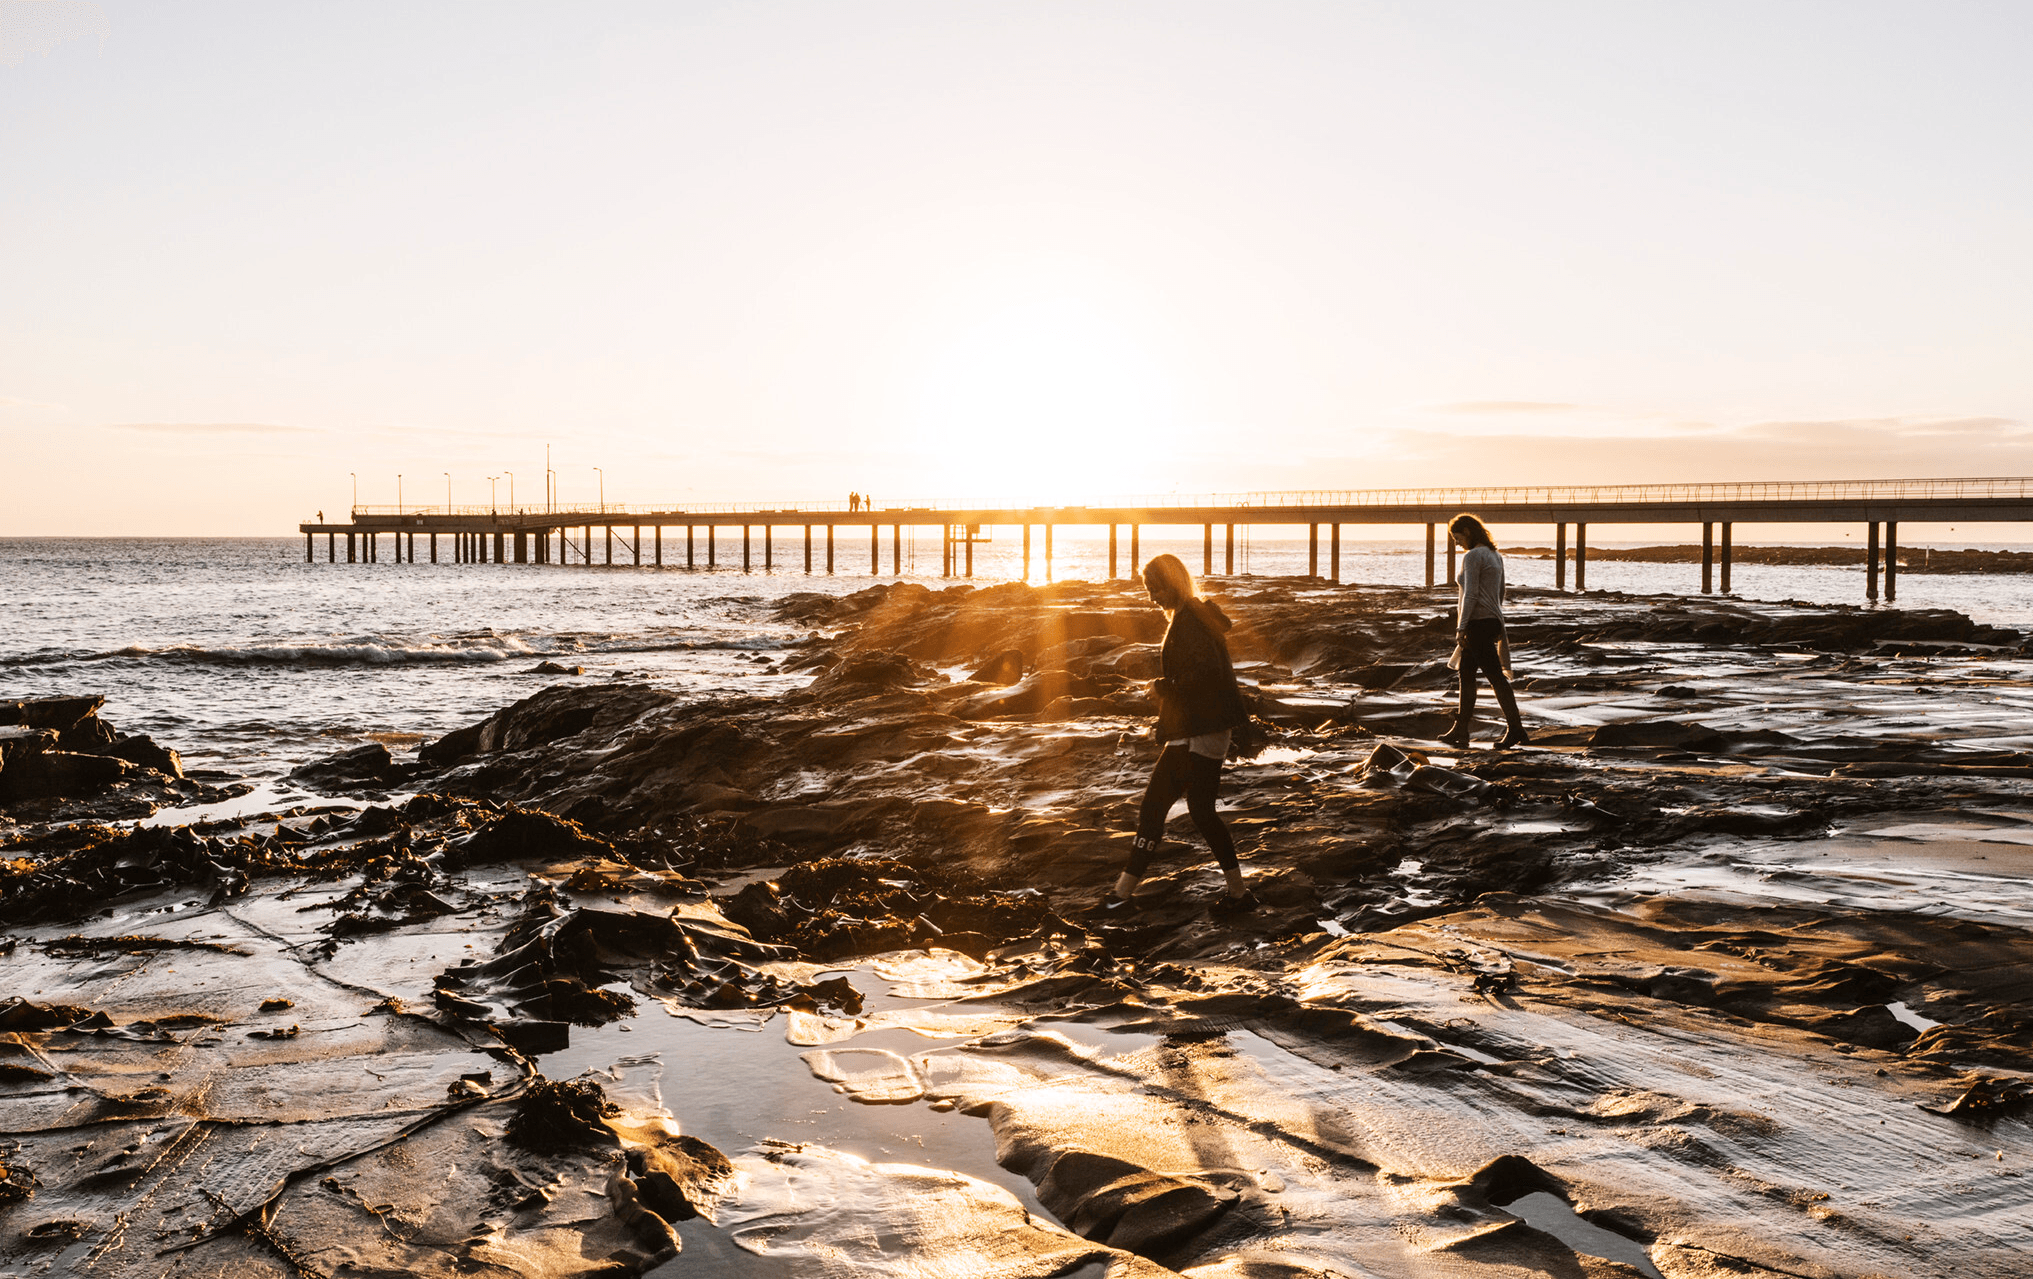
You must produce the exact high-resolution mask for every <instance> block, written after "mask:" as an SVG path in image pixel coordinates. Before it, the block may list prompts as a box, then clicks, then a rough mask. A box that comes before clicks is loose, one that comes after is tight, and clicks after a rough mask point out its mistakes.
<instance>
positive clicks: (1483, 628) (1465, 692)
mask: <svg viewBox="0 0 2033 1279" xmlns="http://www.w3.org/2000/svg"><path fill="white" fill-rule="evenodd" d="M1447 536H1448V537H1450V538H1452V539H1453V540H1454V544H1455V545H1456V546H1459V547H1461V548H1462V549H1463V550H1464V551H1465V552H1467V553H1466V554H1465V555H1463V556H1462V557H1461V579H1460V584H1461V602H1460V605H1459V607H1458V608H1457V609H1456V611H1455V622H1454V632H1455V646H1454V660H1453V661H1452V662H1450V663H1449V665H1452V666H1456V667H1459V668H1460V671H1461V696H1460V701H1459V702H1458V703H1457V706H1456V710H1455V715H1454V727H1452V728H1450V729H1448V730H1447V731H1446V732H1444V733H1442V734H1441V735H1440V738H1439V740H1441V741H1443V742H1446V743H1447V744H1448V745H1449V746H1454V747H1458V748H1461V749H1466V748H1467V746H1468V733H1469V728H1470V726H1471V725H1472V724H1474V722H1475V677H1476V675H1477V674H1478V673H1480V674H1482V675H1483V676H1485V677H1487V678H1488V680H1489V686H1490V691H1491V692H1493V693H1495V694H1496V696H1497V705H1499V706H1501V707H1503V710H1504V722H1505V723H1507V724H1508V725H1509V726H1510V727H1509V730H1508V731H1506V732H1505V733H1504V737H1503V740H1502V741H1500V742H1498V743H1497V744H1496V748H1497V749H1498V750H1509V749H1510V748H1511V747H1513V746H1522V745H1524V744H1525V743H1526V742H1527V741H1529V740H1530V739H1529V738H1528V737H1526V736H1525V725H1524V721H1522V720H1520V719H1519V718H1518V699H1517V697H1516V696H1515V695H1514V694H1513V693H1512V692H1511V681H1510V679H1509V677H1508V676H1509V667H1510V664H1511V662H1510V644H1509V642H1508V641H1507V640H1506V639H1505V637H1504V557H1503V556H1501V555H1499V554H1497V544H1496V539H1495V538H1493V537H1491V536H1490V535H1489V529H1487V528H1485V527H1484V526H1483V522H1482V521H1481V520H1479V519H1477V518H1475V517H1474V516H1473V515H1465V514H1464V515H1457V516H1455V517H1454V519H1453V520H1452V521H1451V522H1450V523H1449V524H1448V525H1447Z"/></svg>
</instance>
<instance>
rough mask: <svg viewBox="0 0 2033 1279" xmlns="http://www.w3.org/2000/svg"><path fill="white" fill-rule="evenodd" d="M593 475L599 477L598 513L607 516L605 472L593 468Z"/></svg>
mask: <svg viewBox="0 0 2033 1279" xmlns="http://www.w3.org/2000/svg"><path fill="white" fill-rule="evenodd" d="M593 473H594V474H595V475H598V476H599V477H600V513H601V514H602V515H605V514H607V472H605V471H603V470H601V469H600V468H599V467H597V466H596V467H594V468H593Z"/></svg>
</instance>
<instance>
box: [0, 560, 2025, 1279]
mask: <svg viewBox="0 0 2033 1279" xmlns="http://www.w3.org/2000/svg"><path fill="white" fill-rule="evenodd" d="M1592 554H1593V552H1592ZM1222 600H1223V603H1224V606H1225V607H1226V608H1227V609H1228V611H1229V612H1230V614H1231V615H1232V616H1234V617H1236V618H1237V619H1238V626H1237V628H1236V630H1235V632H1234V633H1233V634H1232V635H1231V637H1230V640H1231V646H1232V648H1233V649H1234V652H1235V655H1236V657H1237V661H1238V668H1239V671H1240V673H1241V674H1242V675H1243V677H1244V678H1245V680H1246V681H1247V682H1248V685H1249V692H1250V697H1251V700H1252V702H1253V706H1254V709H1255V711H1256V714H1257V723H1256V725H1255V726H1254V729H1253V731H1252V732H1250V733H1248V734H1245V735H1244V736H1243V739H1242V740H1241V741H1240V742H1239V743H1238V757H1237V758H1234V759H1232V760H1231V762H1230V765H1229V770H1228V774H1227V777H1226V780H1225V783H1224V792H1223V805H1224V809H1225V810H1226V812H1227V817H1228V820H1229V822H1230V824H1231V826H1232V828H1233V829H1234V831H1235V832H1236V834H1237V837H1238V844H1239V845H1240V847H1241V849H1242V851H1243V854H1244V858H1245V864H1246V867H1247V869H1248V870H1249V872H1250V874H1251V876H1252V882H1253V886H1254V889H1255V892H1256V894H1257V896H1258V897H1259V898H1260V899H1261V900H1262V901H1263V903H1264V905H1263V907H1262V908H1261V909H1260V910H1258V911H1257V912H1255V913H1253V914H1249V915H1243V916H1239V917H1222V916H1219V915H1215V914H1211V913H1210V912H1209V911H1208V909H1207V904H1208V894H1210V893H1211V892H1212V891H1214V890H1215V888H1216V887H1217V886H1218V884H1219V875H1218V873H1217V872H1216V871H1215V870H1214V868H1213V867H1212V865H1211V864H1209V863H1205V862H1202V861H1200V860H1199V858H1200V849H1199V845H1198V843H1197V840H1196V839H1194V838H1193V837H1192V836H1191V834H1190V827H1189V825H1188V823H1187V821H1186V818H1185V815H1184V813H1183V811H1182V812H1181V813H1180V814H1179V815H1178V817H1177V819H1176V822H1175V825H1174V827H1173V834H1174V837H1175V843H1174V844H1173V845H1172V848H1171V853H1172V856H1171V857H1170V858H1169V859H1167V860H1165V861H1162V862H1161V864H1160V866H1159V867H1158V872H1157V873H1156V874H1154V876H1153V877H1152V879H1151V880H1150V881H1149V883H1148V884H1147V887H1146V892H1147V894H1148V895H1147V897H1146V898H1144V900H1143V905H1142V909H1141V910H1139V911H1138V912H1136V913H1135V914H1133V915H1131V916H1130V917H1128V918H1127V919H1120V918H1107V919H1103V918H1098V917H1097V916H1096V914H1095V913H1094V912H1093V911H1092V910H1091V909H1090V906H1091V904H1092V902H1093V901H1094V900H1095V899H1096V898H1097V897H1098V895H1099V894H1100V892H1101V890H1102V888H1103V887H1104V886H1105V884H1106V883H1107V882H1108V881H1109V880H1110V879H1112V877H1113V875H1114V873H1115V871H1116V870H1117V869H1118V868H1119V867H1120V866H1121V864H1122V863H1123V862H1124V861H1125V860H1126V858H1127V855H1128V841H1129V836H1130V825H1131V822H1132V820H1133V812H1134V808H1135V804H1136V800H1137V798H1138V796H1139V795H1140V793H1141V789H1142V785H1143V780H1144V776H1145V774H1146V772H1147V770H1148V767H1149V764H1150V762H1151V760H1152V758H1153V757H1154V754H1155V749H1156V748H1155V746H1154V745H1153V744H1152V743H1150V742H1149V741H1147V740H1146V728H1147V724H1148V716H1149V715H1150V713H1151V707H1150V705H1149V703H1148V700H1147V697H1146V693H1145V691H1144V681H1146V680H1147V679H1148V678H1149V677H1150V676H1151V675H1152V674H1154V673H1155V667H1156V642H1157V640H1158V638H1159V636H1160V634H1161V631H1162V626H1163V618H1162V616H1161V615H1160V614H1158V613H1157V612H1156V611H1155V610H1153V609H1152V608H1151V607H1150V606H1149V604H1148V601H1146V600H1144V599H1143V598H1142V596H1141V593H1140V592H1137V591H1133V590H1131V589H1128V588H1127V587H1123V586H1107V585H1092V584H1087V583H1077V582H1075V583H1066V584H1061V585H1058V586H1054V587H1044V588H1034V587H1028V586H1022V585H1005V586H996V587H988V588H981V589H974V588H970V587H964V586H963V587H954V588H950V589H947V590H932V589H928V588H926V587H924V586H921V585H917V584H908V583H906V584H897V585H891V586H879V587H873V588H870V589H869V590H866V591H862V592H860V593H858V594H854V595H849V596H844V597H835V596H827V595H818V594H812V595H801V596H793V597H791V598H789V599H788V600H785V601H784V602H782V603H781V604H780V605H779V606H778V608H779V611H780V619H781V620H782V621H784V622H787V623H791V624H794V625H795V626H797V627H798V628H799V629H800V630H803V631H805V632H806V638H805V639H804V640H802V641H801V642H799V643H797V644H795V645H793V646H791V647H789V648H787V649H785V650H783V651H782V652H781V653H780V654H778V655H777V656H776V657H775V658H774V659H773V660H772V661H770V663H769V666H770V668H771V669H772V670H773V671H777V672H782V671H794V672H809V673H810V675H811V679H810V682H809V684H808V685H807V686H805V687H804V688H802V689H801V690H800V691H797V692H793V693H790V694H788V695H782V696H774V697H765V696H755V697H729V698H720V699H712V700H699V699H693V698H688V697H685V696H683V695H681V694H678V693H674V692H672V691H670V690H668V689H665V688H659V687H656V686H652V685H647V684H632V683H626V682H612V681H610V682H606V683H593V682H586V681H581V682H576V683H564V684H559V685H556V686H553V687H551V688H547V689H545V690H543V691H541V692H539V693H537V694H535V695H534V696H531V697H528V698H525V699H523V700H521V701H518V702H516V703H514V704H513V705H510V706H507V707H503V708H501V709H499V710H497V711H495V712H494V713H492V714H490V715H487V716H485V717H484V718H479V719H476V720H475V722H473V723H472V724H470V725H468V726H466V727H464V728H461V729H459V730H458V731H455V732H453V733H450V734H448V735H446V736H444V737H441V738H439V739H437V740H435V741H432V742H428V743H426V744H424V745H423V747H422V748H421V749H420V750H419V751H418V752H417V754H416V756H415V758H414V759H409V758H397V757H395V756H392V755H390V754H389V753H388V752H387V751H386V749H385V748H382V747H378V746H375V747H368V748H362V749H359V750H356V751H353V752H349V753H347V754H344V755H341V756H336V757H333V758H332V759H330V760H327V761H324V762H322V763H320V764H317V765H313V766H310V767H308V768H305V769H302V770H299V772H298V773H297V774H296V775H295V777H294V779H293V780H294V781H295V783H296V784H297V785H299V786H301V787H303V788H306V789H308V790H311V791H313V792H316V793H318V794H320V795H322V796H323V797H324V800H323V802H319V803H311V804H303V805H298V806H296V807H293V808H291V809H288V810H284V811H280V812H272V813H266V814H262V815H260V816H258V817H252V818H235V819H231V820H226V821H219V822H211V823H199V824H196V825H185V826H133V825H114V824H110V823H111V822H112V821H114V820H118V819H121V818H125V817H131V816H134V815H136V813H135V812H134V811H132V809H131V806H134V805H140V806H141V807H142V808H143V809H144V810H145V808H146V807H148V806H152V805H154V804H165V803H187V802H191V800H192V799H193V798H196V797H197V796H196V794H195V792H189V791H187V790H185V789H179V787H180V786H185V785H187V784H184V783H178V782H177V780H176V779H175V776H174V774H173V773H171V772H168V771H162V770H157V771H155V772H153V773H152V775H150V776H148V777H142V776H141V775H140V774H139V773H138V772H136V773H132V774H130V773H129V772H127V771H126V769H125V768H113V769H111V770H110V771H108V769H107V768H105V767H103V766H96V765H94V766H87V765H71V764H68V763H65V762H64V761H62V760H56V761H55V762H54V763H53V762H51V761H52V759H53V758H54V757H55V756H61V755H72V756H77V757H80V758H91V759H95V760H99V759H111V760H113V761H115V762H116V763H120V764H124V765H127V766H128V767H133V768H136V769H140V768H142V767H147V768H150V769H155V768H156V766H155V765H153V764H147V763H145V762H143V763H137V762H136V761H135V760H134V759H133V758H132V755H133V754H139V753H142V751H141V748H140V747H139V746H134V747H132V748H131V749H130V753H129V754H125V755H123V754H118V753H114V752H115V750H116V749H117V748H118V747H119V746H120V745H121V739H120V738H119V737H118V736H117V735H116V734H113V733H112V732H111V730H110V729H103V726H101V729H103V731H101V730H99V729H91V728H88V727H84V725H85V723H86V721H87V720H92V722H94V723H96V722H97V721H96V720H95V719H93V715H94V714H95V712H96V710H97V708H98V702H97V701H96V699H64V700H65V701H66V702H75V703H77V704H78V705H81V706H86V707H87V709H86V710H85V711H83V712H81V713H80V714H78V715H77V716H76V717H75V718H73V719H70V720H69V721H68V722H66V723H65V724H64V725H63V726H61V727H51V725H53V724H54V723H55V721H56V720H58V719H62V718H64V716H66V715H69V714H71V709H70V708H63V707H57V706H54V705H51V704H50V703H51V701H53V700H55V699H46V700H45V701H43V702H36V703H23V704H17V705H16V706H15V709H14V711H13V712H12V713H13V714H14V715H15V717H16V719H15V720H14V721H13V723H14V724H15V725H17V726H18V729H19V731H16V732H14V733H13V734H12V735H11V736H7V737H5V738H4V741H0V749H5V750H6V752H7V753H6V754H5V755H4V756H0V789H4V788H10V787H13V786H16V785H19V786H21V787H23V789H22V790H20V791H14V790H6V791H5V794H0V804H4V808H0V811H4V813H5V816H6V821H7V823H10V824H0V839H4V840H5V841H6V846H5V849H4V852H0V926H4V928H5V929H6V934H5V937H4V939H0V953H4V954H5V955H6V957H7V964H8V966H9V971H10V974H11V975H12V977H13V981H12V982H11V983H10V986H11V988H12V991H13V995H14V998H13V1000H12V1002H9V1003H5V1004H0V1096H5V1097H6V1098H7V1100H8V1103H9V1104H8V1107H7V1115H8V1118H7V1119H6V1120H5V1121H4V1123H0V1128H4V1130H5V1131H4V1133H0V1269H5V1270H8V1271H10V1272H14V1271H18V1272H21V1273H33V1272H47V1273H59V1272H77V1273H87V1272H89V1273H95V1274H112V1275H127V1274H135V1275H141V1274H147V1275H151V1276H154V1275H161V1274H186V1273H187V1274H194V1275H195V1274H218V1273H233V1274H249V1275H265V1274H278V1275H302V1274H319V1275H340V1274H395V1273H402V1274H444V1275H451V1274H474V1273H490V1274H541V1275H567V1274H590V1273H657V1274H668V1275H676V1274H693V1273H696V1274H705V1275H799V1276H802V1275H827V1276H837V1275H861V1274H867V1275H870V1276H873V1275H877V1274H883V1275H889V1274H894V1273H899V1272H900V1271H904V1272H910V1273H924V1274H936V1275H942V1276H945V1275H951V1276H976V1275H978V1276H983V1277H987V1276H1005V1275H1017V1276H1024V1275H1036V1276H1040V1277H1043V1276H1049V1275H1074V1274H1077V1275H1096V1276H1098V1275H1108V1276H1162V1275H1169V1274H1187V1275H1191V1276H1194V1277H1195V1279H1229V1277H1237V1279H1240V1277H1243V1276H1250V1277H1253V1279H1254V1277H1259V1276H1261V1277H1265V1279H1268V1277H1270V1276H1292V1277H1294V1279H1296V1277H1297V1276H1302V1275H1303V1276H1315V1275H1349V1276H1355V1275H1405V1276H1425V1275H1441V1274H1444V1275H1448V1276H1482V1275H1490V1276H1509V1275H1524V1274H1553V1275H1574V1276H1582V1275H1586V1276H1591V1277H1596V1276H1603V1277H1606V1276H1629V1275H1660V1276H1671V1277H1672V1279H1682V1277H1683V1276H1703V1277H1707V1276H1721V1275H1751V1276H1767V1275H1770V1276H1777V1275H1787V1276H1800V1275H1809V1276H1817V1277H1821V1276H1827V1277H1830V1279H1833V1277H1834V1276H1851V1275H1936V1274H1940V1275H1951V1274H1952V1275H1958V1276H1965V1275H1998V1276H2004V1275H2014V1274H2017V1273H2019V1272H2020V1270H2019V1266H2020V1262H2021V1261H2023V1257H2024V1256H2025V1255H2026V1254H2027V1252H2028V1250H2033V1210H2029V1208H2028V1207H2027V1206H2026V1195H2025V1192H2024V1186H2025V1184H2026V1183H2025V1181H2024V1180H2023V1174H2024V1172H2025V1170H2026V1169H2027V1168H2028V1167H2029V1166H2033V1128H2029V1126H2028V1124H2027V1122H2026V1115H2027V1113H2028V1104H2029V1102H2033V1082H2029V1072H2028V1066H2027V1062H2028V1059H2029V1058H2028V1054H2029V1052H2033V959H2029V956H2033V945H2029V942H2033V936H2029V932H2028V930H2029V928H2033V877H2029V876H2028V875H2027V873H2026V870H2027V867H2026V864H2025V862H2026V858H2027V855H2028V854H2027V848H2028V846H2029V845H2033V733H2029V731H2028V730H2027V728H2026V717H2027V711H2028V709H2029V707H2033V681H2029V676H2033V655H2029V650H2028V645H2027V641H2026V638H2025V637H2024V636H2022V635H2020V634H2017V633H2014V632H2010V631H2005V630H2001V629H1997V628H1991V627H1983V626H1978V625H1975V624H1973V623H1972V622H1970V620H1969V619H1968V618H1966V617H1963V616H1961V615H1959V614H1954V613H1947V612H1939V611H1899V610H1890V609H1862V608H1823V607H1807V606H1787V605H1768V604H1749V603H1742V602H1737V601H1730V600H1715V599H1707V600H1703V599H1686V598H1677V597H1627V596H1616V595H1609V594H1602V593H1596V594H1590V595H1585V596H1571V595H1564V594H1556V593H1552V592H1532V591H1519V592H1515V593H1514V596H1513V621H1512V639H1513V643H1514V646H1515V648H1516V652H1517V657H1518V676H1519V679H1518V686H1519V689H1520V693H1521V697H1522V700H1523V702H1524V707H1525V713H1526V717H1527V721H1528V723H1531V724H1532V725H1533V729H1534V736H1535V741H1534V745H1533V748H1532V749H1529V750H1525V751H1520V752H1512V753H1497V752H1493V751H1480V750H1477V751H1468V752H1453V751H1443V750H1438V749H1435V748H1434V745H1433V743H1432V741H1431V740H1430V739H1431V736H1432V734H1434V733H1436V732H1438V731H1439V730H1440V729H1441V728H1442V727H1444V726H1445V724H1447V723H1448V722H1449V721H1450V720H1451V715H1450V714H1449V712H1448V710H1447V703H1448V701H1449V699H1450V697H1451V689H1452V678H1453V676H1452V672H1450V671H1449V670H1447V668H1446V666H1445V657H1446V654H1447V649H1448V647H1449V641H1450V638H1451V625H1452V623H1451V617H1450V614H1449V612H1448V608H1447V601H1446V600H1445V599H1444V598H1443V597H1442V596H1441V595H1439V594H1437V593H1434V592H1428V591H1421V590H1409V589H1383V588H1369V587H1359V586H1358V587H1330V586H1328V585H1327V584H1326V583H1323V582H1319V581H1313V580H1303V581H1290V580H1279V581H1249V580H1238V581H1234V582H1230V583H1227V584H1225V587H1224V589H1223V592H1222ZM1489 710H1490V713H1492V714H1493V713H1494V708H1489ZM5 713H6V706H5V704H0V718H4V714H5ZM1494 727H1495V726H1494V724H1493V723H1492V724H1491V725H1490V726H1489V728H1488V729H1486V730H1485V734H1484V735H1485V736H1492V735H1493V731H1492V730H1493V729H1494ZM5 731H7V730H0V732H5ZM66 734H69V736H68V737H66ZM102 737H103V738H105V739H106V740H105V741H104V742H100V739H101V738H102ZM129 740H132V739H129ZM31 741H32V742H33V743H34V745H33V746H29V745H21V744H19V743H26V742H31ZM94 743H98V745H97V746H94V745H93V744H94ZM87 747H90V749H87ZM154 749H156V750H160V749H161V748H159V747H158V748H154ZM165 754H169V753H167V752H165ZM36 761H41V762H36ZM169 761H170V762H172V763H173V762H174V755H173V754H169ZM91 767H98V768H99V773H95V774H93V775H92V778H91V779H82V780H72V781H67V782H63V783H61V784H59V783H57V782H56V781H53V780H51V779H53V778H57V777H63V776H69V775H70V774H68V773H66V772H65V770H66V769H78V768H91ZM17 770H22V771H17ZM100 774H104V775H103V776H101V775H100ZM116 774H117V775H116ZM158 778H159V779H160V780H157V779H158ZM123 805H125V806H130V807H125V808H123V807H121V806H123ZM744 1032H747V1033H744ZM814 1097H823V1098H834V1099H839V1100H838V1104H839V1106H840V1107H841V1109H840V1110H839V1111H837V1112H835V1111H825V1112H824V1113H823V1114H822V1113H821V1108H822V1107H823V1103H821V1102H818V1101H814V1100H812V1099H813V1098H814ZM812 1116H817V1117H816V1118H813V1117H812ZM914 1143H915V1144H914ZM913 1268H914V1269H913Z"/></svg>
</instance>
